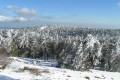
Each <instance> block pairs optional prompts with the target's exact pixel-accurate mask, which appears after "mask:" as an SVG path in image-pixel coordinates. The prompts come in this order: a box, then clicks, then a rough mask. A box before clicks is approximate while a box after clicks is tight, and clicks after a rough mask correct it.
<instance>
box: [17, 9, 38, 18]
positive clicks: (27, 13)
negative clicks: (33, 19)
mask: <svg viewBox="0 0 120 80" xmlns="http://www.w3.org/2000/svg"><path fill="white" fill-rule="evenodd" d="M15 12H16V14H17V15H20V16H33V15H36V14H37V11H36V10H35V9H29V8H21V9H17V10H16V11H15Z"/></svg>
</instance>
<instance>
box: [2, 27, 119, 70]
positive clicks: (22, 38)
mask: <svg viewBox="0 0 120 80" xmlns="http://www.w3.org/2000/svg"><path fill="white" fill-rule="evenodd" d="M119 37H120V30H119V29H116V30H113V29H95V28H94V29H90V28H80V27H68V26H44V27H32V28H21V29H1V30H0V52H1V53H4V54H7V55H8V56H16V57H28V58H39V59H45V60H48V59H55V60H58V62H59V64H60V65H61V67H64V68H70V69H74V70H87V69H90V68H92V69H99V70H108V71H120V61H119V60H120V57H119V56H120V38H119ZM2 51H4V52H2ZM113 64H114V65H113Z"/></svg>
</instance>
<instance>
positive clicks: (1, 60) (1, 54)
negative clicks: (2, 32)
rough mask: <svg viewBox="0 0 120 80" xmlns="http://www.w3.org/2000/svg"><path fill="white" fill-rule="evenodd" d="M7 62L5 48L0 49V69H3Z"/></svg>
mask: <svg viewBox="0 0 120 80" xmlns="http://www.w3.org/2000/svg"><path fill="white" fill-rule="evenodd" d="M8 63H9V61H8V58H7V52H6V49H5V48H0V66H1V67H0V68H1V69H5V68H6V66H7V65H8Z"/></svg>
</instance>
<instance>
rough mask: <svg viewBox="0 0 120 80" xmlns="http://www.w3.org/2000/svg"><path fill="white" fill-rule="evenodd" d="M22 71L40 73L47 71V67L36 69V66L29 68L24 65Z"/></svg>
mask: <svg viewBox="0 0 120 80" xmlns="http://www.w3.org/2000/svg"><path fill="white" fill-rule="evenodd" d="M23 71H29V72H30V73H32V74H34V75H40V74H41V73H49V71H48V70H47V69H38V68H30V67H24V68H23Z"/></svg>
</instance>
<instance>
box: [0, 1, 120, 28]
mask: <svg viewBox="0 0 120 80" xmlns="http://www.w3.org/2000/svg"><path fill="white" fill-rule="evenodd" d="M51 23H52V24H77V25H80V24H88V25H89V24H92V25H115V26H114V28H120V27H119V26H120V0H0V27H6V26H8V25H9V26H31V25H41V24H51ZM9 26H8V27H9ZM96 27H97V26H96ZM112 27H113V26H112Z"/></svg>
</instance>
